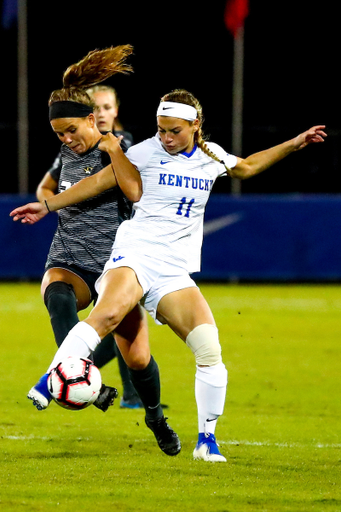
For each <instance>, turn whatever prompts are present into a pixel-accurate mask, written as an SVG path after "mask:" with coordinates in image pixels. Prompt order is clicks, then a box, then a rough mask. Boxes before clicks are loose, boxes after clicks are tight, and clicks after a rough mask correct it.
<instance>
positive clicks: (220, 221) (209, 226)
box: [204, 213, 244, 235]
mask: <svg viewBox="0 0 341 512" xmlns="http://www.w3.org/2000/svg"><path fill="white" fill-rule="evenodd" d="M243 217H244V214H243V213H230V214H229V215H224V216H223V217H218V218H217V219H213V220H209V221H207V222H205V223H204V235H211V234H212V233H216V232H217V231H220V230H221V229H224V228H226V227H227V226H231V225H232V224H236V222H240V221H241V220H242V218H243Z"/></svg>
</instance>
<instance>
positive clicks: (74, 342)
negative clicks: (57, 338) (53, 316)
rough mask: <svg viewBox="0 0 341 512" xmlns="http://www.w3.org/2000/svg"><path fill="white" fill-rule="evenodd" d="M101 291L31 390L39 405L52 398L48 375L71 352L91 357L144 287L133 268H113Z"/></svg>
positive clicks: (133, 304) (129, 308)
mask: <svg viewBox="0 0 341 512" xmlns="http://www.w3.org/2000/svg"><path fill="white" fill-rule="evenodd" d="M72 284H73V283H72ZM101 292H102V293H101V295H100V297H99V300H98V302H97V304H96V306H95V307H94V309H93V310H92V311H91V313H90V315H89V316H88V318H87V319H86V320H85V321H82V322H78V323H77V324H76V325H75V326H74V327H73V328H72V329H71V330H70V332H69V333H68V335H67V336H66V338H65V339H64V341H63V343H62V344H61V346H60V347H59V349H58V350H57V353H56V355H55V357H54V359H53V361H52V363H51V365H50V366H49V368H48V370H47V373H46V374H45V375H43V377H42V378H41V379H40V381H39V382H38V383H37V384H36V385H35V386H34V387H33V388H32V389H31V390H30V391H29V393H28V398H29V399H31V400H32V401H33V403H34V405H35V406H36V407H37V409H39V410H42V409H46V407H47V406H48V405H49V402H50V400H51V397H50V395H49V392H48V389H47V376H48V373H49V372H50V370H51V369H52V368H54V367H55V366H56V365H57V364H58V363H59V362H60V361H62V360H63V359H65V358H66V357H68V356H77V357H89V355H90V354H91V353H92V352H93V351H94V350H95V348H96V347H97V345H98V344H99V343H100V341H101V337H102V338H104V337H105V336H106V335H107V334H109V333H110V332H111V331H113V330H114V329H115V328H116V327H117V325H118V324H119V323H120V321H121V320H122V319H123V318H124V316H125V314H126V313H128V312H129V311H130V310H131V309H133V307H134V306H135V304H136V303H137V302H138V300H139V299H140V298H141V294H142V289H141V287H140V285H139V283H138V281H137V279H136V276H135V273H134V272H133V271H132V270H131V269H129V268H126V267H122V268H119V269H114V270H110V271H108V272H107V273H106V274H105V275H104V277H103V279H102V286H101ZM134 301H135V303H134ZM90 316H91V319H90ZM96 328H97V330H96ZM103 410H106V409H103Z"/></svg>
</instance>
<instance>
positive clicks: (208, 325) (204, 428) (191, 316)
mask: <svg viewBox="0 0 341 512" xmlns="http://www.w3.org/2000/svg"><path fill="white" fill-rule="evenodd" d="M189 305H190V306H189ZM158 314H159V315H160V316H161V317H162V318H163V319H164V320H165V321H166V322H167V323H168V325H169V326H170V327H171V329H172V330H173V331H174V332H175V333H176V334H178V336H179V337H180V338H181V339H182V340H183V341H185V342H186V344H187V345H188V346H189V347H190V348H191V350H192V351H193V353H194V356H195V360H196V366H197V370H196V375H195V397H196V402H197V408H198V427H199V438H198V443H197V446H196V448H195V450H194V454H193V455H194V458H196V459H203V460H207V461H212V462H225V461H226V459H225V457H223V456H222V455H221V454H220V452H219V449H218V445H217V443H216V440H215V436H214V434H215V428H216V424H217V419H218V418H219V416H220V415H221V414H222V413H223V410H224V404H225V395H226V387H227V371H226V368H225V365H224V364H223V362H222V358H221V347H220V343H219V338H218V330H217V328H216V326H215V322H214V318H213V315H212V312H211V310H210V308H209V306H208V304H207V302H206V300H205V298H204V297H203V295H202V294H201V292H200V290H199V289H198V288H196V287H191V288H185V289H183V290H178V291H176V292H173V293H169V294H167V295H165V296H164V297H163V298H162V299H161V300H160V302H159V305H158Z"/></svg>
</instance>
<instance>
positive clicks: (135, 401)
mask: <svg viewBox="0 0 341 512" xmlns="http://www.w3.org/2000/svg"><path fill="white" fill-rule="evenodd" d="M143 408H144V406H143V403H142V402H141V400H140V398H139V397H138V396H137V395H135V396H133V397H131V398H128V399H126V400H125V399H124V396H122V398H121V401H120V409H143Z"/></svg>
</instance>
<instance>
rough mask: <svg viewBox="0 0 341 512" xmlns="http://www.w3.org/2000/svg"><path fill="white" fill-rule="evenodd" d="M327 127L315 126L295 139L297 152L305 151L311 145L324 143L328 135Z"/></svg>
mask: <svg viewBox="0 0 341 512" xmlns="http://www.w3.org/2000/svg"><path fill="white" fill-rule="evenodd" d="M324 129H325V125H323V124H322V125H318V126H313V127H312V128H310V129H309V130H307V131H306V132H303V133H301V134H300V135H298V136H297V137H296V139H295V146H296V151H298V150H299V149H303V148H305V147H306V146H308V145H309V144H313V143H316V142H324V139H325V137H327V134H326V133H325V132H324Z"/></svg>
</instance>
